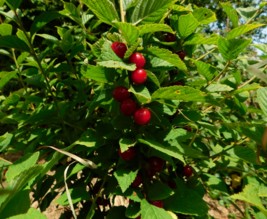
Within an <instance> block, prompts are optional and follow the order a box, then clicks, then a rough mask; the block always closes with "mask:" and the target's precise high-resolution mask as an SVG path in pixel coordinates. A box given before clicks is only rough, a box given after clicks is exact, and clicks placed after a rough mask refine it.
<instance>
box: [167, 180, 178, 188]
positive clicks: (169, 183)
mask: <svg viewBox="0 0 267 219" xmlns="http://www.w3.org/2000/svg"><path fill="white" fill-rule="evenodd" d="M168 186H169V187H170V188H171V189H176V182H175V181H174V180H169V181H168Z"/></svg>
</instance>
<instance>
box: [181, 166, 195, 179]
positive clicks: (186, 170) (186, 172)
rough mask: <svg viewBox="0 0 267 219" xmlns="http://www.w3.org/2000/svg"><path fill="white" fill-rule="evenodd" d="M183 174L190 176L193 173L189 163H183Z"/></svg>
mask: <svg viewBox="0 0 267 219" xmlns="http://www.w3.org/2000/svg"><path fill="white" fill-rule="evenodd" d="M183 174H184V176H186V177H190V176H192V174H193V168H192V167H191V166H190V165H185V166H184V169H183Z"/></svg>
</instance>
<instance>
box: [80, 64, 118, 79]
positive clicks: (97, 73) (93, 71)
mask: <svg viewBox="0 0 267 219" xmlns="http://www.w3.org/2000/svg"><path fill="white" fill-rule="evenodd" d="M81 73H82V75H83V76H84V77H85V78H88V79H92V80H94V81H97V82H100V83H109V82H111V81H114V78H115V76H116V72H114V71H112V70H110V69H107V68H103V67H101V66H94V65H89V66H86V67H84V68H82V71H81Z"/></svg>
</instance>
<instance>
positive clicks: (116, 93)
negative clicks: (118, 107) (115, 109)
mask: <svg viewBox="0 0 267 219" xmlns="http://www.w3.org/2000/svg"><path fill="white" fill-rule="evenodd" d="M112 95H113V98H114V99H115V100H117V101H119V102H121V101H123V100H126V99H128V98H129V97H130V93H129V91H128V89H127V88H126V87H123V86H119V87H116V88H115V89H114V90H113V92H112Z"/></svg>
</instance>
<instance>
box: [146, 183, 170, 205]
mask: <svg viewBox="0 0 267 219" xmlns="http://www.w3.org/2000/svg"><path fill="white" fill-rule="evenodd" d="M159 191H160V192H159ZM173 194H174V192H173V190H172V189H171V188H170V187H169V186H168V185H167V184H166V183H162V182H159V181H156V182H153V183H152V184H151V185H149V190H148V194H147V195H148V198H149V200H151V201H153V200H163V199H166V198H168V197H170V196H171V195H173Z"/></svg>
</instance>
